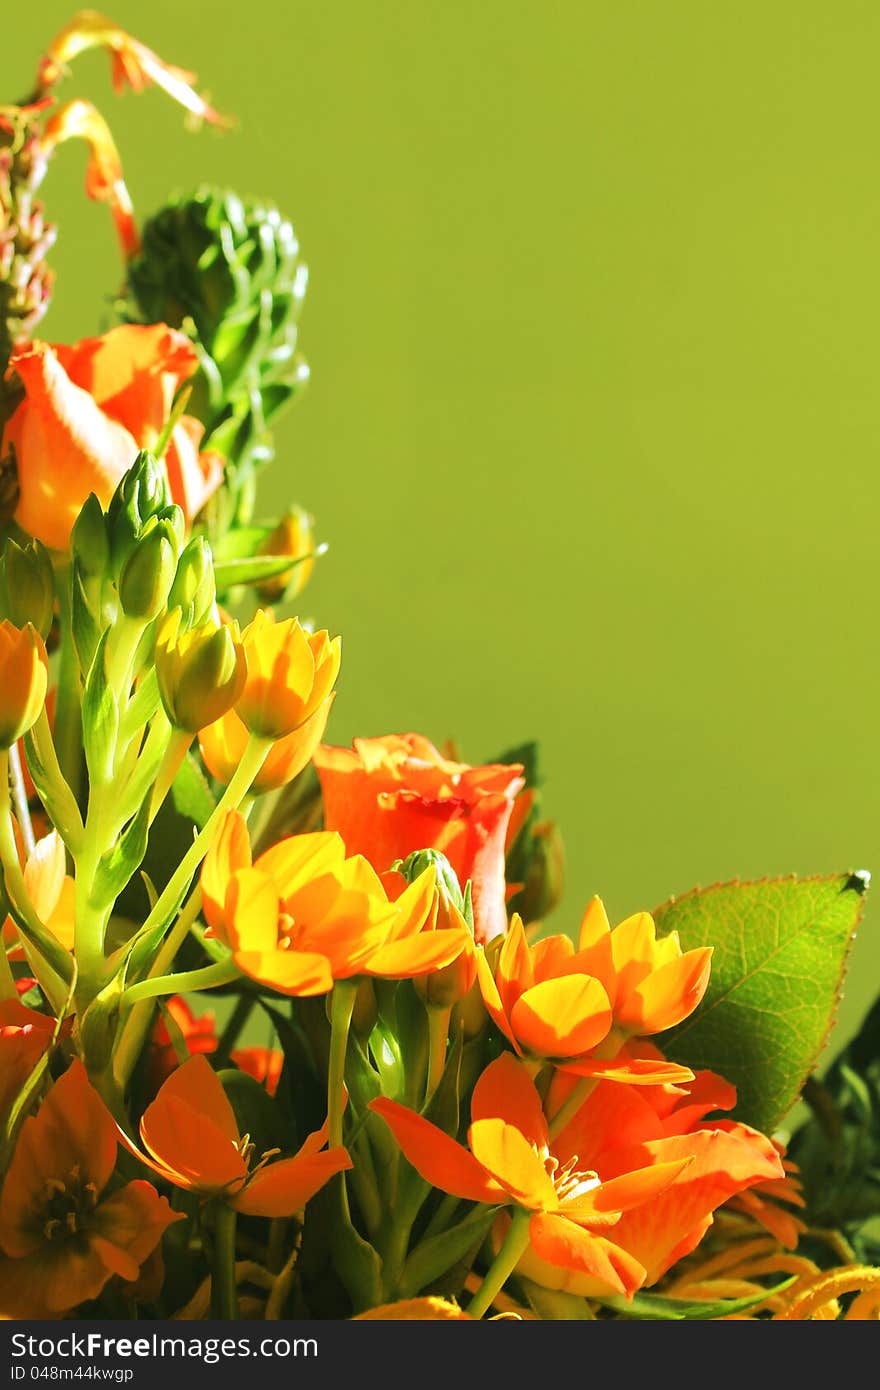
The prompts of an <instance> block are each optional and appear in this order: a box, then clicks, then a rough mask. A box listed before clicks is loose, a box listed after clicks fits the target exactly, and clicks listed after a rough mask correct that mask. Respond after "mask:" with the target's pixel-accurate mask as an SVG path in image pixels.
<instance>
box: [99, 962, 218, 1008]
mask: <svg viewBox="0 0 880 1390" xmlns="http://www.w3.org/2000/svg"><path fill="white" fill-rule="evenodd" d="M240 978H241V971H240V970H239V968H238V966H237V965H236V964H235V962H234V961H233V960H231V959H230V960H228V961H218V962H217V964H216V965H205V966H203V967H202V968H201V969H200V970H181V971H180V972H179V973H178V974H177V975H157V976H155V977H154V978H151V979H149V980H141V981H140V983H139V984H136V985H131V986H130V988H129V989H127V990H126V991H125V993H124V994H123V996H122V1003H123V1006H125V1005H128V1004H138V1003H140V1002H141V1001H142V1000H144V999H158V998H159V997H160V995H163V994H187V993H189V992H191V991H193V990H197V989H216V988H217V986H218V985H228V984H231V983H232V981H233V980H238V979H240Z"/></svg>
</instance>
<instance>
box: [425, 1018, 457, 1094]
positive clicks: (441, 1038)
mask: <svg viewBox="0 0 880 1390" xmlns="http://www.w3.org/2000/svg"><path fill="white" fill-rule="evenodd" d="M451 1018H452V1006H451V1005H450V1007H449V1008H448V1009H436V1008H434V1007H433V1006H432V1005H430V1004H429V1005H428V1084H427V1086H426V1088H425V1100H430V1099H431V1096H432V1095H433V1094H434V1092H435V1091H436V1089H437V1087H438V1086H439V1084H440V1078H441V1076H442V1075H443V1068H444V1067H445V1066H446V1044H447V1041H448V1039H449V1020H450V1019H451Z"/></svg>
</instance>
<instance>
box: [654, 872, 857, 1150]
mask: <svg viewBox="0 0 880 1390" xmlns="http://www.w3.org/2000/svg"><path fill="white" fill-rule="evenodd" d="M866 890H867V878H866V876H864V875H861V874H844V875H842V876H841V875H832V876H830V877H827V878H819V877H817V878H807V879H797V878H795V877H790V878H784V879H764V880H761V881H759V882H755V883H738V882H735V883H725V884H720V885H717V886H716V887H713V888H707V889H694V890H693V892H691V893H688V894H686V895H685V896H684V897H682V898H673V899H671V900H670V901H669V902H668V903H665V904H664V906H663V907H661V908H659V909H658V910H657V911H656V912H655V914H654V916H655V920H656V922H657V926H658V930H659V931H660V932H661V933H663V934H665V933H667V932H671V931H677V932H678V934H679V937H680V939H681V945H682V948H683V949H684V950H690V949H692V948H693V947H696V946H713V947H714V948H715V949H714V955H713V958H712V974H711V978H710V981H709V988H708V990H707V992H706V996H705V998H704V1000H703V1002H702V1004H701V1005H700V1007H699V1008H698V1009H697V1010H696V1012H695V1013H694V1014H692V1015H691V1017H690V1018H688V1019H686V1020H685V1021H684V1023H682V1024H680V1025H679V1026H678V1027H677V1028H675V1029H673V1030H671V1032H670V1033H668V1034H665V1035H664V1036H663V1037H661V1038H660V1039H659V1040H658V1041H659V1043H660V1046H661V1047H662V1048H663V1050H664V1051H665V1052H666V1053H667V1054H668V1055H669V1056H670V1057H672V1058H673V1059H674V1060H675V1061H677V1062H681V1063H683V1064H685V1065H687V1066H691V1067H695V1068H696V1067H708V1068H710V1069H712V1070H713V1071H718V1072H721V1073H722V1074H723V1075H724V1076H726V1077H728V1079H729V1080H731V1081H733V1082H734V1084H735V1085H736V1088H737V1093H738V1105H737V1109H736V1114H737V1116H738V1117H739V1118H740V1119H743V1120H745V1121H747V1122H748V1123H749V1124H753V1125H755V1126H756V1127H757V1128H759V1129H763V1130H765V1131H768V1132H769V1131H772V1130H773V1129H774V1128H775V1127H776V1125H778V1124H779V1122H780V1121H781V1120H782V1118H783V1117H784V1116H785V1114H786V1113H787V1112H788V1110H789V1109H790V1108H791V1106H792V1105H793V1104H794V1102H795V1100H796V1099H797V1097H798V1095H799V1094H800V1091H801V1088H802V1086H803V1084H804V1081H805V1079H806V1077H807V1076H808V1074H809V1072H810V1071H811V1070H812V1068H813V1067H814V1065H815V1063H816V1060H817V1058H818V1056H819V1053H820V1052H821V1050H822V1048H823V1046H824V1044H825V1041H826V1038H827V1036H828V1032H829V1029H830V1028H831V1025H832V1023H833V1021H834V1015H835V1012H836V1009H837V1005H838V1002H839V999H840V990H841V983H842V980H843V974H844V969H845V966H846V958H847V954H848V952H849V948H850V945H851V943H852V940H853V936H854V934H855V930H856V926H857V925H858V922H859V919H860V917H861V914H862V906H863V899H864V895H865V892H866Z"/></svg>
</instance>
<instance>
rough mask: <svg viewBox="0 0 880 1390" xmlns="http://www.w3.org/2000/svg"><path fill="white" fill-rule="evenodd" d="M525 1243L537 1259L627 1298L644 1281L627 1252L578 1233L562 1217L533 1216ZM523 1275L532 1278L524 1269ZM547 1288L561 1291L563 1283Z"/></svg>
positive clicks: (571, 1223) (583, 1233)
mask: <svg viewBox="0 0 880 1390" xmlns="http://www.w3.org/2000/svg"><path fill="white" fill-rule="evenodd" d="M615 1234H616V1233H615ZM529 1240H530V1242H531V1248H532V1250H533V1251H534V1253H535V1254H536V1255H537V1256H538V1258H539V1259H540V1260H545V1261H546V1262H547V1263H548V1264H550V1265H556V1266H558V1267H559V1268H561V1269H563V1270H569V1271H571V1273H572V1274H575V1275H587V1276H589V1278H591V1279H593V1280H595V1281H596V1282H597V1283H598V1285H599V1286H600V1288H601V1287H604V1288H605V1289H606V1290H611V1291H613V1292H614V1293H622V1294H627V1295H629V1294H633V1293H635V1291H636V1289H639V1288H641V1286H642V1284H643V1283H644V1282H645V1270H644V1268H643V1266H642V1265H641V1264H639V1262H638V1260H636V1259H634V1258H633V1256H632V1255H630V1254H629V1253H628V1251H626V1250H623V1249H621V1248H620V1246H619V1245H617V1244H616V1243H613V1242H612V1241H610V1240H606V1238H605V1237H604V1236H597V1235H591V1234H590V1233H589V1232H587V1231H584V1230H581V1228H580V1227H579V1226H576V1225H575V1224H574V1222H572V1221H566V1219H565V1217H564V1216H553V1215H543V1216H533V1217H532V1219H531V1222H530V1223H529ZM527 1272H528V1277H530V1278H531V1277H535V1276H534V1274H533V1272H532V1271H531V1270H528V1271H527V1270H526V1269H525V1268H524V1269H523V1273H527ZM538 1282H540V1279H539V1280H538ZM550 1287H555V1288H560V1287H563V1288H564V1287H566V1283H565V1282H562V1283H554V1284H552V1285H551V1286H550ZM572 1291H573V1292H574V1291H576V1290H572Z"/></svg>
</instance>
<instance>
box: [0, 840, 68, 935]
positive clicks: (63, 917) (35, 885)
mask: <svg viewBox="0 0 880 1390" xmlns="http://www.w3.org/2000/svg"><path fill="white" fill-rule="evenodd" d="M24 884H25V887H26V888H27V892H28V897H29V898H30V901H31V904H32V905H33V908H34V911H35V912H36V914H37V916H38V917H39V919H40V921H41V922H43V923H45V925H46V926H47V927H48V928H49V930H50V931H51V932H52V934H53V935H54V936H55V937H57V939H58V940H59V941H60V942H61V945H62V946H64V947H66V949H67V950H69V951H71V950H73V936H74V923H75V918H76V901H75V899H76V885H75V883H74V881H73V879H72V878H71V877H70V875H69V874H68V872H67V858H66V855H65V853H64V844H63V842H62V840H61V836H60V835H59V834H58V831H57V830H52V831H50V832H49V834H48V835H44V836H43V838H42V839H41V840H38V841H37V843H36V845H35V846H34V848H33V851H32V852H31V853H30V854H29V855H28V857H27V859H26V861H25V864H24ZM2 939H3V941H4V942H5V943H6V944H7V945H8V946H9V956H10V959H12V960H23V959H24V950H23V949H22V947H21V945H20V944H18V932H17V930H16V926H15V923H14V922H13V920H12V918H11V917H7V918H6V921H5V923H4V924H3V932H2Z"/></svg>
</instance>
